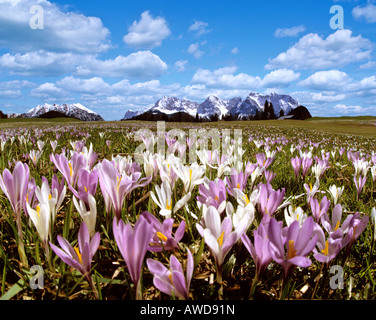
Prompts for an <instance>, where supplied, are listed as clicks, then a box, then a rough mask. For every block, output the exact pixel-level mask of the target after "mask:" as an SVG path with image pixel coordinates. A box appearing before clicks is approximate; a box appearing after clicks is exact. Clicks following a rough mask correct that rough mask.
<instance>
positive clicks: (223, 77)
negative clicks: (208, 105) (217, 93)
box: [192, 66, 300, 90]
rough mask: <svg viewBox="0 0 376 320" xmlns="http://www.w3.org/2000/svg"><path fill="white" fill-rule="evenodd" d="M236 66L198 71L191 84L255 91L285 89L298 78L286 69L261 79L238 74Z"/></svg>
mask: <svg viewBox="0 0 376 320" xmlns="http://www.w3.org/2000/svg"><path fill="white" fill-rule="evenodd" d="M237 69H238V68H237V67H236V66H232V67H224V68H219V69H216V70H214V71H210V70H207V69H199V70H197V72H196V73H195V74H194V75H193V77H192V82H193V83H196V84H197V83H200V84H204V85H205V86H206V87H209V88H214V87H217V88H234V89H235V88H240V89H243V88H248V89H249V90H256V89H259V88H261V87H287V86H288V85H289V84H290V83H291V82H293V81H296V80H297V79H299V77H300V73H296V72H294V71H292V70H288V69H277V70H273V71H272V72H270V73H268V74H266V75H265V76H264V78H263V79H261V78H260V77H259V76H252V75H249V74H246V73H238V74H235V73H236V71H237Z"/></svg>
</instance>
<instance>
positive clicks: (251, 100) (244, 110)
mask: <svg viewBox="0 0 376 320" xmlns="http://www.w3.org/2000/svg"><path fill="white" fill-rule="evenodd" d="M265 101H269V102H271V103H272V104H273V108H274V113H275V115H276V116H277V117H278V116H279V115H280V113H281V110H283V112H284V114H285V115H287V114H289V113H290V112H291V110H292V109H295V108H297V107H298V106H299V103H298V101H296V100H295V99H293V98H292V97H291V96H289V95H281V94H277V93H271V94H268V95H262V94H260V93H254V92H251V93H250V94H249V95H248V96H247V98H246V99H245V100H244V101H243V102H242V103H240V104H238V105H237V106H236V107H235V108H233V109H232V110H231V114H232V115H236V116H238V117H239V118H246V117H248V116H255V115H256V112H257V111H259V112H262V111H264V105H265Z"/></svg>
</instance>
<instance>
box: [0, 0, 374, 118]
mask: <svg viewBox="0 0 376 320" xmlns="http://www.w3.org/2000/svg"><path fill="white" fill-rule="evenodd" d="M34 5H38V6H39V7H38V8H42V9H43V12H40V11H34V12H32V13H31V12H30V8H31V7H32V6H34ZM334 5H337V6H340V7H341V8H342V9H343V21H344V25H343V28H341V26H340V28H337V29H333V28H331V26H330V20H331V19H332V18H333V16H335V15H336V14H338V11H336V12H335V13H332V14H331V13H330V12H329V10H330V8H331V7H332V6H334ZM0 9H1V10H0V110H2V111H3V112H5V113H22V112H26V111H27V110H29V109H31V108H33V107H35V106H37V105H38V104H44V103H58V104H62V103H74V102H79V103H81V104H83V105H84V106H86V107H88V108H90V109H92V110H94V111H96V112H98V113H99V114H101V115H102V117H103V118H104V119H105V120H119V119H121V118H122V117H123V115H124V114H125V112H126V111H127V110H128V109H132V110H142V109H144V108H147V107H151V106H153V105H154V103H155V102H156V101H157V100H158V99H159V98H161V97H163V96H176V97H180V98H186V99H190V100H194V101H197V102H202V101H204V100H205V99H206V98H207V97H208V96H209V95H216V96H218V97H219V98H222V99H228V98H232V97H235V96H240V97H242V98H243V99H244V98H246V96H247V95H248V94H249V93H250V92H260V93H270V92H277V93H285V94H290V95H291V96H292V97H294V98H295V99H296V100H298V101H299V103H300V104H302V105H305V106H306V107H308V109H309V110H310V111H311V113H312V115H314V116H342V115H376V75H375V73H376V57H375V49H376V48H375V44H376V33H375V31H376V2H375V1H366V0H365V1H361V0H358V1H357V0H353V1H352V0H346V1H345V0H343V1H339V0H337V1H334V0H327V1H317V0H316V1H314V0H305V1H271V0H264V1H253V0H233V1H218V0H217V1H212V0H205V1H203V0H201V1H196V0H194V1H181V0H179V1H176V0H169V1H168V0H158V1H156V0H140V1H128V0H125V1H114V0H107V1H89V0H81V1H69V0H59V1H47V0H0ZM38 14H40V15H39V17H42V18H41V20H35V19H34V18H35V17H36V15H38ZM31 21H33V23H34V24H36V25H38V27H42V28H40V29H39V28H37V29H35V28H32V27H31ZM41 22H43V25H41V24H40V23H41ZM335 22H336V23H338V22H339V20H335Z"/></svg>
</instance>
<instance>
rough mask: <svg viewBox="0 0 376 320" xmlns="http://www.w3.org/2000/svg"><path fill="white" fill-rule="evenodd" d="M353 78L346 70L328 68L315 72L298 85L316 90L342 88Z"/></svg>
mask: <svg viewBox="0 0 376 320" xmlns="http://www.w3.org/2000/svg"><path fill="white" fill-rule="evenodd" d="M351 80H352V79H351V77H350V76H349V75H348V74H347V73H346V72H343V71H339V70H327V71H317V72H315V73H314V74H312V75H310V76H309V77H308V78H307V79H305V80H303V81H300V82H299V83H298V85H299V86H302V87H305V88H309V89H314V90H340V89H344V88H345V87H346V86H347V85H348V84H349V83H350V82H351Z"/></svg>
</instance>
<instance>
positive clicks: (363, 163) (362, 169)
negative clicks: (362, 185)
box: [353, 158, 370, 177]
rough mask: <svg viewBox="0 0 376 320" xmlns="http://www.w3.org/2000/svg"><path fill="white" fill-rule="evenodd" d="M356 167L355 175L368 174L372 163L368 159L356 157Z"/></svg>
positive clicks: (354, 163)
mask: <svg viewBox="0 0 376 320" xmlns="http://www.w3.org/2000/svg"><path fill="white" fill-rule="evenodd" d="M353 165H354V168H355V176H359V174H362V175H363V177H365V176H366V175H367V172H368V169H369V168H370V164H369V162H368V161H367V160H364V159H363V158H361V159H356V160H355V161H354V162H353Z"/></svg>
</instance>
